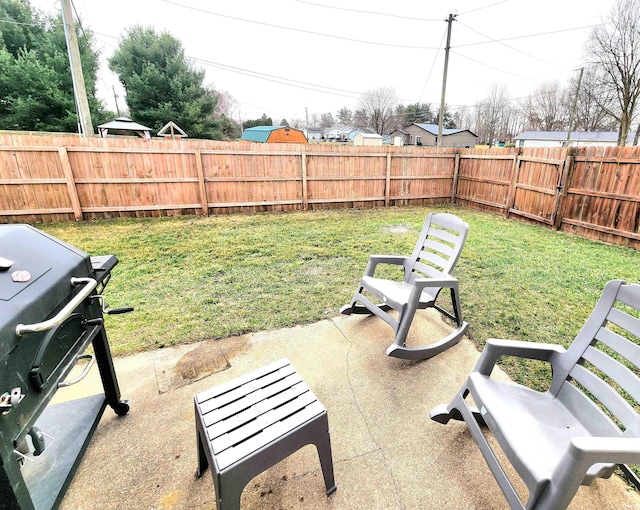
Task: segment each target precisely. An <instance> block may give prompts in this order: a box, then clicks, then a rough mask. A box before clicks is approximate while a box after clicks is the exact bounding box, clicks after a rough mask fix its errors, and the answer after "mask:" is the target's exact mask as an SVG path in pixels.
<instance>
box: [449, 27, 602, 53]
mask: <svg viewBox="0 0 640 510" xmlns="http://www.w3.org/2000/svg"><path fill="white" fill-rule="evenodd" d="M595 26H597V25H585V26H583V27H574V28H563V29H560V30H552V31H551V32H540V33H538V34H528V35H517V36H514V37H505V38H504V39H492V40H490V41H478V42H474V43H467V44H458V45H457V47H458V48H462V47H463V46H478V45H480V44H490V43H494V42H502V41H513V40H515V39H526V38H527V37H539V36H542V35H552V34H560V33H562V32H571V31H574V30H584V29H585V28H593V27H595ZM485 37H486V36H485Z"/></svg>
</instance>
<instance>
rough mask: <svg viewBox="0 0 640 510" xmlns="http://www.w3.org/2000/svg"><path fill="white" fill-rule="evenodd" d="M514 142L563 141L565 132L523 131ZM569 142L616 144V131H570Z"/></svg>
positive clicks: (631, 133)
mask: <svg viewBox="0 0 640 510" xmlns="http://www.w3.org/2000/svg"><path fill="white" fill-rule="evenodd" d="M634 134H635V133H633V132H630V133H629V135H628V136H627V141H633V137H634ZM514 139H515V140H552V141H564V140H566V139H567V131H525V132H524V133H521V134H519V135H518V136H516V137H515V138H514ZM571 140H574V141H579V142H617V141H618V132H617V131H572V132H571Z"/></svg>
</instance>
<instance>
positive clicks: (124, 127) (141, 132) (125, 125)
mask: <svg viewBox="0 0 640 510" xmlns="http://www.w3.org/2000/svg"><path fill="white" fill-rule="evenodd" d="M110 129H111V130H116V131H130V132H132V133H135V134H136V135H138V136H139V137H141V138H144V139H145V140H150V139H151V128H148V127H147V126H143V125H142V124H138V123H137V122H135V121H134V120H133V119H132V118H131V117H124V116H123V117H116V118H115V119H113V120H111V121H109V122H107V123H105V124H100V125H99V126H98V133H99V134H100V136H101V137H102V138H106V137H107V134H108V133H109V130H110Z"/></svg>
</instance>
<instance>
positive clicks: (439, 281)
mask: <svg viewBox="0 0 640 510" xmlns="http://www.w3.org/2000/svg"><path fill="white" fill-rule="evenodd" d="M413 286H414V287H419V288H420V289H424V288H426V287H447V288H449V287H454V288H457V287H458V279H457V278H454V277H453V276H447V275H443V276H441V277H439V278H416V279H415V280H413Z"/></svg>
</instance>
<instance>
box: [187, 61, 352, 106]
mask: <svg viewBox="0 0 640 510" xmlns="http://www.w3.org/2000/svg"><path fill="white" fill-rule="evenodd" d="M189 58H191V59H192V60H195V61H197V62H200V63H202V64H204V65H208V66H211V67H216V68H218V69H222V70H225V71H230V72H232V73H236V74H242V75H245V76H250V77H252V78H257V79H259V80H265V81H270V82H273V83H279V84H280V85H287V86H289V87H294V88H299V89H304V90H311V91H313V92H320V93H321V94H329V95H332V96H340V97H347V98H349V99H357V96H359V95H360V93H359V92H349V93H350V94H355V95H356V96H354V95H347V94H341V93H339V92H331V91H330V90H321V89H319V88H312V87H323V86H322V85H314V84H309V85H310V86H309V87H307V86H304V85H296V84H295V83H288V82H287V81H282V80H289V79H288V78H279V77H272V78H269V77H267V76H269V75H265V76H261V74H264V73H256V72H255V71H249V70H240V69H239V68H232V66H226V65H224V64H217V63H215V62H211V61H207V60H204V59H200V58H194V57H189ZM290 81H295V80H290ZM328 88H330V87H328Z"/></svg>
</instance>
